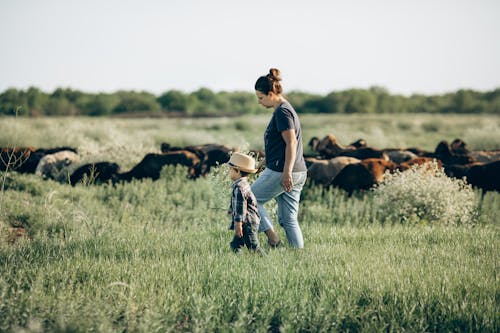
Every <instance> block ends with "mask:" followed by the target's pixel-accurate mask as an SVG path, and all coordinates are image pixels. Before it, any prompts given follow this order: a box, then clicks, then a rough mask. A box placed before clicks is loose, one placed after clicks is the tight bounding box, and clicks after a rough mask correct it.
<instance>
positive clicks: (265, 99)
mask: <svg viewBox="0 0 500 333" xmlns="http://www.w3.org/2000/svg"><path fill="white" fill-rule="evenodd" d="M255 95H257V101H258V103H259V104H260V105H262V106H263V107H265V108H271V107H273V98H272V97H273V93H272V92H270V93H269V94H268V95H266V94H264V93H262V92H260V91H258V90H255Z"/></svg>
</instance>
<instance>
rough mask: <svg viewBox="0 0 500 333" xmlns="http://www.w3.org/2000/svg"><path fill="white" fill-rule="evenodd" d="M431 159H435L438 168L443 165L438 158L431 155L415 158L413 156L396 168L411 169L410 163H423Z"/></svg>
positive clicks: (429, 161)
mask: <svg viewBox="0 0 500 333" xmlns="http://www.w3.org/2000/svg"><path fill="white" fill-rule="evenodd" d="M432 161H436V163H437V165H438V167H439V168H442V167H443V163H441V161H440V160H438V159H435V158H432V157H417V158H413V159H411V160H409V161H406V162H403V163H400V164H399V166H398V169H399V170H401V171H405V170H409V169H411V166H412V165H423V164H425V163H431V162H432Z"/></svg>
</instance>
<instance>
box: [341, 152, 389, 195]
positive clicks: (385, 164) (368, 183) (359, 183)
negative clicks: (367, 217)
mask: <svg viewBox="0 0 500 333" xmlns="http://www.w3.org/2000/svg"><path fill="white" fill-rule="evenodd" d="M396 168H397V165H396V164H395V163H393V162H391V161H387V160H384V159H380V158H369V159H365V160H363V161H361V162H359V163H354V164H349V165H347V166H346V167H345V168H343V169H342V170H341V171H340V172H339V174H338V175H337V176H336V177H335V178H334V179H333V181H332V185H333V186H335V187H340V188H341V189H343V190H345V191H347V192H348V193H349V196H350V195H352V193H353V192H354V191H356V190H367V189H370V188H372V187H373V186H374V185H376V184H378V183H380V182H381V181H382V180H383V178H384V173H385V172H386V170H389V171H391V172H392V171H395V170H396Z"/></svg>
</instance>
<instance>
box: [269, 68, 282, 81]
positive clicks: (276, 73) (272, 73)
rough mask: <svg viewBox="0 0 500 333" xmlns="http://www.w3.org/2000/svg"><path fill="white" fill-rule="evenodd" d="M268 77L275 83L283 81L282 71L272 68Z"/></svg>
mask: <svg viewBox="0 0 500 333" xmlns="http://www.w3.org/2000/svg"><path fill="white" fill-rule="evenodd" d="M268 76H269V78H271V79H273V80H275V81H281V73H280V70H279V69H277V68H271V69H270V70H269V74H268Z"/></svg>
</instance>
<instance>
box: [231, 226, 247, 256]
mask: <svg viewBox="0 0 500 333" xmlns="http://www.w3.org/2000/svg"><path fill="white" fill-rule="evenodd" d="M243 225H245V223H243ZM229 245H230V246H231V249H232V250H233V252H234V253H239V252H241V249H242V248H243V246H244V245H245V241H244V240H243V237H241V238H240V237H237V236H236V235H235V236H234V237H233V240H232V241H231V243H229Z"/></svg>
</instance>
